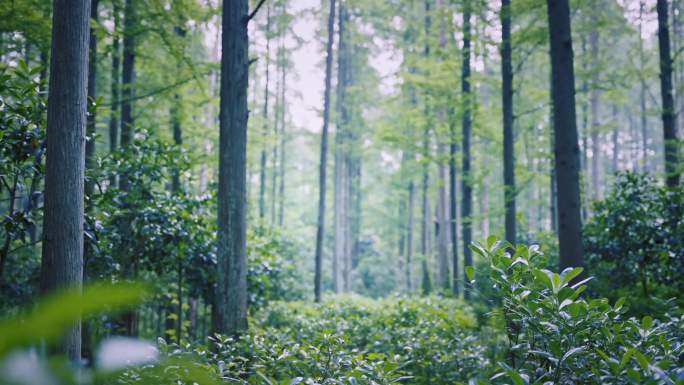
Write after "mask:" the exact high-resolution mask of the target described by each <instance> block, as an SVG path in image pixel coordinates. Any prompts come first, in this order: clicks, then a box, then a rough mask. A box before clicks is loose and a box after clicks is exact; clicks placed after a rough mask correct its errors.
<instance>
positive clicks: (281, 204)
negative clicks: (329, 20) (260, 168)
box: [278, 49, 287, 227]
mask: <svg viewBox="0 0 684 385" xmlns="http://www.w3.org/2000/svg"><path fill="white" fill-rule="evenodd" d="M285 55H286V53H285V50H284V49H283V57H282V58H281V60H283V61H285V60H286V59H285ZM286 67H287V66H286V63H283V64H282V66H281V68H280V69H281V71H282V72H281V74H280V76H281V81H280V83H281V88H280V106H281V109H282V110H281V111H280V154H279V155H280V162H279V167H280V171H279V174H280V181H279V185H278V226H280V227H283V220H284V216H285V170H286V169H285V159H286V158H285V150H286V148H285V145H286V144H287V129H286V126H285V106H286V105H287V104H286V103H285V90H286V89H287V82H286V80H287V78H286V76H287V68H286Z"/></svg>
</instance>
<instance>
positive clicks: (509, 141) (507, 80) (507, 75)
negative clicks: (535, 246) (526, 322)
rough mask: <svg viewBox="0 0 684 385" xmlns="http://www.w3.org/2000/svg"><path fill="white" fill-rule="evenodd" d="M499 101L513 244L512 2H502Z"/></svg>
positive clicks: (508, 225)
mask: <svg viewBox="0 0 684 385" xmlns="http://www.w3.org/2000/svg"><path fill="white" fill-rule="evenodd" d="M501 78H502V83H501V84H502V88H501V99H502V106H503V138H504V139H503V158H504V161H503V163H504V207H505V211H506V214H505V222H506V240H507V241H509V242H511V243H513V244H515V242H516V223H515V211H516V210H515V195H516V191H515V155H514V145H515V142H514V137H513V66H512V55H511V2H510V0H502V1H501Z"/></svg>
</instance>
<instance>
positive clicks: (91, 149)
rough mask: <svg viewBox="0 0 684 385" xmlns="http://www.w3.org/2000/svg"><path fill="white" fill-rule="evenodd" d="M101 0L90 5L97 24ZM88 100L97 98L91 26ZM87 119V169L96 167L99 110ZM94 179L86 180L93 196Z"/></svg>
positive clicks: (91, 13) (86, 193) (94, 46)
mask: <svg viewBox="0 0 684 385" xmlns="http://www.w3.org/2000/svg"><path fill="white" fill-rule="evenodd" d="M98 3H99V0H92V1H91V5H90V19H91V23H93V24H97V18H98V13H97V6H98ZM88 56H89V57H88V101H89V102H91V103H94V102H95V101H96V99H97V35H96V34H95V29H94V28H92V27H91V28H90V36H89V49H88ZM87 116H88V117H87V121H86V147H85V167H86V169H87V170H92V169H93V167H94V165H95V164H94V159H93V157H94V155H95V123H96V118H97V112H96V111H95V110H93V111H91V112H90V113H88V115H87ZM93 186H94V184H93V181H92V180H91V179H86V181H85V195H86V196H88V197H89V196H91V195H92V194H93Z"/></svg>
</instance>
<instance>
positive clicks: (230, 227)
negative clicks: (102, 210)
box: [213, 0, 258, 335]
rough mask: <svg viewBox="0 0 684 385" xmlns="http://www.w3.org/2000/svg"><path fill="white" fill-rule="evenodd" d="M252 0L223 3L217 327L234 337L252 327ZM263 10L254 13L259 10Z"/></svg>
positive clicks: (221, 331)
mask: <svg viewBox="0 0 684 385" xmlns="http://www.w3.org/2000/svg"><path fill="white" fill-rule="evenodd" d="M247 10H248V7H247V0H231V1H227V2H225V3H224V4H223V16H222V17H223V19H222V28H223V31H222V34H221V47H222V51H221V94H220V110H219V127H220V128H219V183H218V218H217V219H218V248H217V259H218V279H217V290H216V295H217V298H216V304H217V309H216V310H217V315H216V318H215V319H216V323H217V324H215V325H214V326H213V329H214V330H215V331H216V332H219V333H224V334H229V335H235V334H238V333H240V332H241V331H243V330H244V329H246V328H247V246H246V222H245V203H246V202H245V199H246V182H247V181H246V177H247V175H246V170H247V168H246V160H247V119H248V110H247V85H248V76H249V71H248V66H249V64H248V57H247V47H248V37H247V23H248V21H249V20H250V19H251V16H253V15H254V13H252V14H251V15H248V14H247ZM257 10H258V8H257V9H256V10H255V11H254V12H256V11H257Z"/></svg>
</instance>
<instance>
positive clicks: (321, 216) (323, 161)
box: [314, 0, 335, 302]
mask: <svg viewBox="0 0 684 385" xmlns="http://www.w3.org/2000/svg"><path fill="white" fill-rule="evenodd" d="M334 27H335V0H330V10H329V14H328V43H327V45H326V57H325V91H324V97H323V131H322V132H321V158H320V163H319V168H318V219H317V226H316V254H315V273H314V296H315V300H316V302H320V301H321V297H322V296H321V294H322V287H321V278H322V274H323V271H322V267H323V237H324V236H325V185H326V171H327V170H326V168H327V160H328V121H329V117H330V88H331V80H332V79H331V78H332V60H333V52H332V49H333V47H332V46H333V40H334V39H335V31H334Z"/></svg>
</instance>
